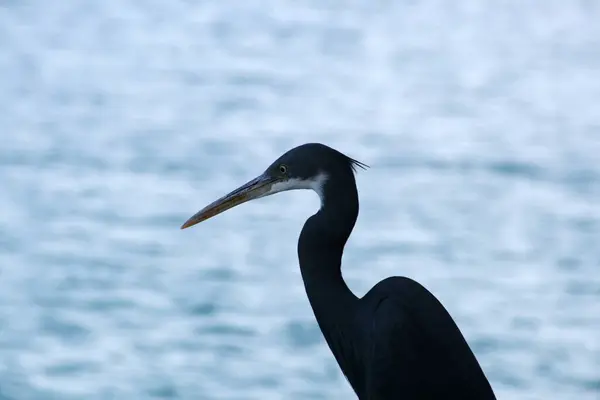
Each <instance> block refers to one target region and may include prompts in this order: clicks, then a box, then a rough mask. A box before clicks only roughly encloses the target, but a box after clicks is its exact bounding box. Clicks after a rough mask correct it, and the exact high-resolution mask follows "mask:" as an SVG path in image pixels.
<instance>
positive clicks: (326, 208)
mask: <svg viewBox="0 0 600 400" xmlns="http://www.w3.org/2000/svg"><path fill="white" fill-rule="evenodd" d="M335 178H336V179H335V180H334V179H333V177H330V179H328V180H327V181H326V182H325V184H324V186H323V188H322V193H321V209H320V210H319V211H318V212H317V213H316V214H315V215H313V216H312V217H310V218H309V219H308V220H307V221H306V223H305V224H304V227H303V228H302V232H301V234H300V239H299V240H298V259H299V261H300V271H301V273H302V279H303V281H304V287H305V289H306V293H307V295H308V299H309V301H310V304H311V306H312V308H313V311H314V313H315V316H316V318H317V320H318V321H319V323H320V324H321V323H323V322H324V321H328V323H329V321H339V319H340V318H344V316H346V315H348V313H349V312H351V310H352V309H353V307H354V303H355V302H356V301H357V297H356V296H355V295H354V294H353V293H352V292H351V291H350V289H349V288H348V286H347V285H346V282H344V279H343V277H342V271H341V267H342V254H343V251H344V246H345V245H346V241H347V240H348V238H349V237H350V233H351V232H352V229H353V228H354V224H355V223H356V219H357V217H358V193H357V190H356V183H355V181H354V175H353V174H352V172H350V173H349V174H348V175H346V174H344V175H342V176H341V177H335Z"/></svg>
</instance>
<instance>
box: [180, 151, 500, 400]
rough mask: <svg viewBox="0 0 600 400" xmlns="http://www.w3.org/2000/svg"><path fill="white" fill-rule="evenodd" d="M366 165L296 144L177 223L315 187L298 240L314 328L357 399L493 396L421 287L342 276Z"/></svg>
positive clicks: (407, 281) (401, 280)
mask: <svg viewBox="0 0 600 400" xmlns="http://www.w3.org/2000/svg"><path fill="white" fill-rule="evenodd" d="M367 167H368V166H367V165H366V164H364V163H361V162H359V161H357V160H355V159H353V158H350V157H349V156H347V155H345V154H343V153H342V152H340V151H338V150H335V149H333V148H331V147H329V146H327V145H324V144H321V143H307V144H302V145H300V146H297V147H295V148H292V149H291V150H289V151H287V152H286V153H284V154H283V155H282V156H280V157H279V158H278V159H277V160H276V161H274V162H273V163H272V164H271V165H270V166H269V167H268V168H267V169H266V170H265V171H264V172H263V173H262V174H260V175H259V176H258V177H256V178H254V179H252V180H250V181H249V182H247V183H246V184H244V185H242V186H240V187H239V188H237V189H235V190H233V191H232V192H230V193H229V194H227V195H225V196H223V197H221V198H219V199H218V200H216V201H214V202H213V203H211V204H209V205H208V206H206V207H205V208H203V209H202V210H200V211H198V212H197V213H196V214H194V215H193V216H191V217H190V218H189V219H188V220H187V221H186V222H185V223H184V224H183V225H182V226H181V229H185V228H189V227H191V226H193V225H196V224H198V223H200V222H202V221H205V220H207V219H209V218H212V217H214V216H216V215H218V214H220V213H222V212H224V211H226V210H229V209H231V208H232V207H235V206H238V205H240V204H242V203H245V202H248V201H250V200H254V199H258V198H262V197H266V196H270V195H272V194H275V193H279V192H283V191H288V190H295V189H309V190H313V191H314V192H316V193H317V195H318V196H319V199H320V202H321V204H320V208H319V210H318V211H317V212H316V213H315V214H314V215H312V216H311V217H309V218H308V219H307V220H306V222H305V223H304V226H303V228H302V230H301V233H300V236H299V239H298V245H297V255H298V261H299V264H300V272H301V276H302V280H303V283H304V288H305V291H306V294H307V296H308V300H309V303H310V306H311V308H312V311H313V314H314V316H315V318H316V322H317V325H318V326H319V328H320V330H321V332H322V335H323V337H324V339H325V342H326V343H327V345H328V347H329V349H330V351H331V353H333V356H334V358H335V360H336V361H337V364H338V366H339V367H340V369H341V371H342V373H343V375H344V376H345V377H346V380H347V381H348V382H349V384H350V386H351V388H352V390H353V391H354V393H355V394H356V396H357V397H358V399H359V400H392V399H393V400H398V399H461V400H466V399H478V400H487V399H495V395H494V392H493V389H492V387H491V385H490V383H489V381H488V379H487V377H486V376H485V374H484V372H483V370H482V368H481V366H480V364H479V362H478V361H477V359H476V357H475V355H474V353H473V351H472V350H471V348H470V347H469V345H468V343H467V341H466V340H465V338H464V336H463V334H462V333H461V331H460V329H459V328H458V326H457V324H456V322H455V321H454V319H453V318H452V317H451V316H450V314H449V312H448V311H447V310H446V308H444V306H443V305H442V304H441V303H440V301H439V300H438V299H437V298H436V297H435V296H434V295H433V294H432V293H431V292H430V291H429V290H427V289H426V288H425V287H424V286H422V285H421V284H419V283H418V282H416V281H415V280H413V279H411V278H408V277H405V276H392V277H389V278H386V279H384V280H382V281H380V282H379V283H377V284H376V285H375V286H373V288H371V289H370V290H369V291H368V292H367V293H366V294H365V295H364V296H363V297H358V296H356V295H355V294H354V293H353V292H352V291H351V290H350V289H349V287H348V286H347V284H346V282H345V281H344V279H343V277H342V270H341V267H342V255H343V252H344V247H345V245H346V242H347V240H348V238H349V237H350V234H351V232H352V230H353V229H354V225H355V223H356V220H357V218H358V212H359V198H358V189H357V185H356V178H355V173H356V172H357V170H358V168H362V169H366V168H367Z"/></svg>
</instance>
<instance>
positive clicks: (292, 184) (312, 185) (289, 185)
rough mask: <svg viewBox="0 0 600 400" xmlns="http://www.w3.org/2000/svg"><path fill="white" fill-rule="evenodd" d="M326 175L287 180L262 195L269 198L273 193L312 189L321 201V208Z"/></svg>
mask: <svg viewBox="0 0 600 400" xmlns="http://www.w3.org/2000/svg"><path fill="white" fill-rule="evenodd" d="M327 178H328V177H327V175H326V174H324V173H322V172H321V173H319V174H318V175H317V176H315V177H314V178H312V179H306V180H302V179H294V178H292V179H288V180H287V181H283V182H277V183H274V184H273V186H271V190H269V191H268V192H267V193H265V194H264V196H270V195H272V194H275V193H279V192H285V191H287V190H296V189H312V190H314V191H315V193H316V194H318V195H319V199H320V200H321V207H323V204H324V202H325V193H324V191H323V187H324V186H325V181H327Z"/></svg>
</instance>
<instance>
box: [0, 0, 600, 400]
mask: <svg viewBox="0 0 600 400" xmlns="http://www.w3.org/2000/svg"><path fill="white" fill-rule="evenodd" d="M599 20H600V3H598V2H594V1H570V2H563V1H545V0H544V1H542V0H539V1H534V2H522V1H517V0H513V1H502V2H501V1H493V2H482V1H477V0H469V1H462V2H445V1H441V0H440V1H420V2H412V1H403V2H400V1H398V2H391V1H374V2H367V1H354V0H345V1H337V0H331V1H320V0H319V1H317V0H312V1H295V2H291V1H276V0H263V1H242V0H237V1H233V0H221V1H212V2H209V1H174V0H162V1H159V0H154V1H143V2H142V1H133V0H118V1H117V0H108V1H95V2H90V1H83V0H80V1H77V0H65V1H37V2H34V1H27V0H24V1H4V2H2V3H1V4H0V135H1V136H0V138H1V139H2V140H1V143H0V188H1V189H0V209H1V210H2V211H1V212H0V393H1V394H0V398H1V399H2V400H30V399H31V400H34V399H35V400H37V399H45V400H46V399H47V400H52V399H86V400H96V399H98V400H100V399H118V400H123V399H127V400H137V399H351V398H354V397H353V394H352V392H351V390H350V388H349V386H348V384H347V383H346V381H345V380H344V378H343V376H342V375H341V373H340V372H339V370H338V368H337V366H336V364H335V362H334V359H333V357H332V356H331V354H330V352H329V350H328V349H327V347H326V345H325V343H324V341H323V339H322V337H321V334H320V331H319V330H318V327H317V326H316V324H315V321H314V317H313V315H312V312H311V309H310V307H309V304H308V301H307V299H306V295H305V293H304V289H303V286H302V281H301V278H300V274H299V269H298V265H297V259H296V239H297V235H298V233H299V231H300V229H301V227H302V224H303V222H304V220H305V219H306V218H307V217H308V216H309V215H311V214H312V213H313V212H314V211H315V209H316V207H317V206H318V201H317V198H316V196H315V195H314V194H312V193H303V192H293V193H286V194H280V195H278V196H274V197H272V198H267V199H263V200H260V201H257V202H255V203H254V204H248V205H244V206H243V207H240V208H239V209H234V210H231V211H229V212H228V213H226V214H223V215H221V216H219V217H218V218H215V219H214V220H211V221H208V222H206V223H204V224H202V225H199V226H197V227H195V228H194V229H190V230H186V231H180V230H179V226H180V225H181V223H182V222H183V221H185V220H186V219H187V218H188V217H189V216H190V215H191V214H192V213H194V212H196V211H197V210H198V209H199V208H201V207H203V206H204V205H206V204H207V203H209V202H211V201H212V200H214V199H215V198H216V197H219V196H221V195H222V194H224V193H225V192H226V191H228V190H230V189H232V188H234V187H235V186H237V185H238V184H240V183H243V182H245V181H246V180H248V179H250V178H252V177H253V176H255V175H256V174H258V173H260V172H262V170H263V168H265V167H266V166H267V165H268V164H270V163H271V161H272V160H273V159H275V158H276V157H277V156H279V155H280V154H281V153H282V152H284V151H286V150H287V149H289V148H291V147H292V146H295V145H298V144H301V143H304V142H310V141H319V142H323V143H326V144H329V145H331V146H333V147H335V148H338V149H339V150H341V151H343V152H345V153H347V154H348V155H350V156H352V157H354V158H357V159H359V160H360V161H363V162H365V163H367V164H369V165H370V166H371V168H370V169H369V170H367V171H364V172H360V173H359V175H358V184H359V191H360V196H361V215H360V217H359V221H358V223H357V226H356V229H355V232H354V234H353V236H352V237H351V239H350V241H349V244H348V246H347V251H346V254H345V258H344V263H345V265H344V275H345V277H346V279H347V280H348V282H349V285H350V287H351V288H352V289H353V290H354V291H355V292H356V293H357V294H359V295H362V294H363V293H365V292H366V291H367V290H368V289H369V288H370V287H371V286H372V285H373V284H375V283H376V282H377V281H379V280H380V279H382V278H384V277H386V276H389V275H406V276H410V277H412V278H414V279H416V280H418V281H420V282H422V283H423V284H424V285H425V286H427V287H428V288H429V289H430V290H431V291H433V292H434V293H435V294H436V296H438V298H439V299H440V300H441V301H442V302H443V303H444V304H445V305H446V307H447V308H448V309H449V310H450V312H451V313H452V315H453V316H454V317H455V319H456V321H457V322H458V324H459V326H460V327H461V329H462V330H463V332H464V335H465V336H466V338H467V340H468V341H469V342H470V343H471V345H472V347H473V349H474V351H475V353H476V355H477V356H478V358H479V360H480V363H481V365H482V367H483V368H484V370H485V371H486V373H487V375H488V376H489V378H490V381H491V383H492V385H493V386H494V388H495V390H496V393H497V394H498V397H499V398H501V399H579V400H587V399H600V205H599V203H600V108H599V105H600V24H599V23H598V21H599Z"/></svg>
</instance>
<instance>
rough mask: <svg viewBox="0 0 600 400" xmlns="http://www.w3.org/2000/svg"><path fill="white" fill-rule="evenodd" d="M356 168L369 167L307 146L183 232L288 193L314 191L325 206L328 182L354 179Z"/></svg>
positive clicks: (207, 211)
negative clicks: (334, 178) (241, 207)
mask: <svg viewBox="0 0 600 400" xmlns="http://www.w3.org/2000/svg"><path fill="white" fill-rule="evenodd" d="M356 167H360V168H366V167H367V166H366V165H365V164H363V163H361V162H359V161H356V160H354V159H352V158H350V157H348V156H346V155H344V154H342V153H340V152H339V151H337V150H334V149H332V148H331V147H328V146H325V145H323V144H319V143H308V144H304V145H301V146H298V147H295V148H293V149H291V150H289V151H287V152H286V153H285V154H283V155H282V156H281V157H279V158H278V159H277V160H275V161H274V162H273V163H272V164H271V165H270V166H269V167H268V168H267V169H266V170H265V171H264V172H263V173H262V174H260V175H259V176H257V177H256V178H254V179H252V180H251V181H249V182H247V183H245V184H244V185H242V186H240V187H239V188H237V189H235V190H234V191H232V192H230V193H228V194H226V195H225V196H223V197H221V198H220V199H218V200H216V201H214V202H212V203H211V204H209V205H208V206H206V207H204V208H203V209H202V210H200V211H198V212H197V213H196V214H194V215H193V216H191V217H190V218H189V219H188V220H187V221H186V222H185V223H184V224H183V225H182V226H181V229H185V228H189V227H191V226H193V225H196V224H198V223H200V222H202V221H206V220H207V219H209V218H212V217H214V216H216V215H218V214H221V213H222V212H224V211H227V210H229V209H230V208H233V207H235V206H238V205H240V204H242V203H246V202H248V201H250V200H254V199H258V198H261V197H266V196H270V195H272V194H275V193H279V192H283V191H287V190H294V189H311V190H314V191H315V192H316V193H317V194H318V195H319V197H320V198H321V202H323V198H324V194H323V193H324V189H323V188H324V185H325V183H326V182H327V180H328V179H330V177H332V176H340V175H341V174H344V173H350V175H352V174H353V172H354V171H355V169H356ZM352 176H353V175H352Z"/></svg>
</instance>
